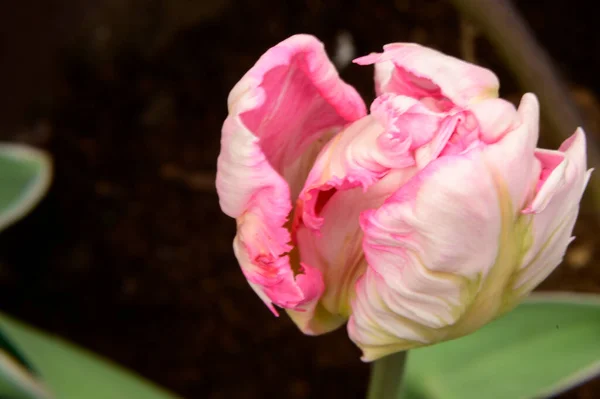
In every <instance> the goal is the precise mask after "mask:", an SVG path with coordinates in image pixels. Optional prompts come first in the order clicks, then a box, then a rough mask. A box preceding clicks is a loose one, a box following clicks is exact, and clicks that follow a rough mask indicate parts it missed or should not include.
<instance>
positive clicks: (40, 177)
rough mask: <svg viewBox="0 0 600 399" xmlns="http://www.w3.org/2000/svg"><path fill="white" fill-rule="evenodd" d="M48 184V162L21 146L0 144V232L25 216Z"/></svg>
mask: <svg viewBox="0 0 600 399" xmlns="http://www.w3.org/2000/svg"><path fill="white" fill-rule="evenodd" d="M51 180H52V160H51V158H50V156H49V155H48V154H47V153H46V152H44V151H42V150H38V149H35V148H33V147H30V146H28V145H25V144H15V143H0V230H3V229H5V228H6V227H8V226H9V225H11V224H12V223H14V222H16V221H17V220H19V219H21V218H22V217H23V216H25V215H26V214H27V213H28V212H29V211H31V209H33V207H34V206H35V205H37V203H38V202H39V201H40V199H41V198H42V197H43V196H44V194H45V193H46V191H47V190H48V187H49V186H50V181H51Z"/></svg>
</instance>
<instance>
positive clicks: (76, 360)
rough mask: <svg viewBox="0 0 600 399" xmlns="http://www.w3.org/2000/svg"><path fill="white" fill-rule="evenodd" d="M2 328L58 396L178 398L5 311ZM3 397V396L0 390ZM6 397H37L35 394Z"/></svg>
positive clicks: (74, 398)
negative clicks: (20, 320) (18, 319)
mask: <svg viewBox="0 0 600 399" xmlns="http://www.w3.org/2000/svg"><path fill="white" fill-rule="evenodd" d="M0 329H1V330H2V331H4V333H5V334H6V335H7V336H8V338H9V339H10V340H11V341H12V342H13V343H14V345H15V346H16V347H17V348H18V349H19V351H20V352H21V353H22V354H23V355H24V356H25V357H26V358H27V359H28V360H29V361H30V362H31V364H32V366H33V367H34V369H35V370H36V371H37V372H39V375H40V378H41V379H42V380H43V381H44V383H45V384H46V386H47V387H48V389H49V390H50V391H51V392H52V393H53V394H54V397H55V398H56V399H108V398H110V399H137V398H143V399H177V398H178V396H176V395H174V394H172V393H169V392H167V391H165V390H164V389H162V388H160V387H158V386H156V385H154V384H152V383H151V382H149V381H146V380H144V379H143V378H141V377H139V376H137V375H135V374H134V373H133V372H131V371H128V370H126V369H124V368H122V367H120V366H118V365H116V364H114V363H111V362H110V361H108V360H105V359H102V358H101V357H99V356H98V355H95V354H93V353H91V352H89V351H87V350H85V349H82V348H79V347H77V346H75V345H73V344H70V343H68V342H66V341H64V340H62V339H60V338H57V337H55V336H51V335H49V334H47V333H44V332H41V331H39V330H37V329H34V328H32V327H31V326H28V325H26V324H24V323H22V322H19V321H17V320H15V319H13V318H11V317H9V316H7V315H4V314H2V313H0ZM0 397H2V398H3V396H2V393H1V392H0ZM6 397H7V398H9V397H10V398H11V399H13V398H14V399H30V398H31V399H33V398H35V399H38V398H37V397H33V396H32V397H27V396H23V397H21V396H14V397H13V396H6ZM40 398H42V397H40ZM44 398H45V397H44Z"/></svg>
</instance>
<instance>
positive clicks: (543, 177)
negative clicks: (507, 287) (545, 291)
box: [514, 129, 591, 298]
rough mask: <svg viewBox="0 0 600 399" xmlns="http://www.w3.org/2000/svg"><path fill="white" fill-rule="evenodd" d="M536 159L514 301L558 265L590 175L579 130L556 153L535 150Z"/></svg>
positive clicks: (526, 210) (581, 133)
mask: <svg viewBox="0 0 600 399" xmlns="http://www.w3.org/2000/svg"><path fill="white" fill-rule="evenodd" d="M536 156H537V159H538V161H539V162H540V164H541V173H540V180H539V183H538V185H537V188H536V194H535V197H534V199H533V200H532V201H531V203H530V204H529V206H528V207H527V208H526V209H525V210H524V211H523V212H524V213H526V214H530V216H525V217H528V218H530V223H531V228H532V237H531V239H530V240H529V242H528V245H527V246H526V248H525V249H526V250H527V252H526V255H525V256H524V259H523V264H522V266H521V269H520V271H519V274H518V275H517V277H516V278H515V283H514V288H515V289H516V290H517V293H516V294H515V297H517V298H519V297H522V296H524V295H526V294H528V293H529V292H530V291H531V290H533V289H534V288H535V287H536V286H537V285H538V284H539V283H540V282H542V281H543V280H544V279H545V278H546V277H547V276H548V275H549V274H550V273H551V272H552V271H553V270H554V269H555V268H556V266H558V265H559V264H560V263H561V262H562V259H563V256H564V254H565V251H566V249H567V246H568V245H569V243H570V242H571V241H572V239H573V237H572V236H571V234H572V231H573V226H574V224H575V220H576V219H577V214H578V213H579V203H580V201H581V197H582V195H583V191H584V189H585V187H586V185H587V183H588V180H589V177H590V174H591V170H587V166H586V143H585V133H584V132H583V130H582V129H577V131H575V133H574V134H573V135H572V136H571V137H570V138H569V139H567V140H566V141H565V142H564V143H563V144H562V145H561V147H560V148H559V150H558V151H549V150H538V151H537V153H536Z"/></svg>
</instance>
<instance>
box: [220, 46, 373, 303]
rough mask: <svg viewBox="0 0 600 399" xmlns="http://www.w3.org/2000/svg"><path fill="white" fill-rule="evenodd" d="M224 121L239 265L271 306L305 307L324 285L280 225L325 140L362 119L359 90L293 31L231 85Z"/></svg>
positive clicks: (223, 170) (225, 178) (224, 172)
mask: <svg viewBox="0 0 600 399" xmlns="http://www.w3.org/2000/svg"><path fill="white" fill-rule="evenodd" d="M228 103H229V116H228V117H227V119H226V121H225V123H224V125H223V135H222V141H221V153H220V155H219V159H218V170H217V191H218V194H219V200H220V204H221V208H222V210H223V211H224V212H225V213H226V214H227V215H229V216H231V217H234V218H236V220H237V225H238V234H237V236H236V238H235V240H234V250H235V253H236V256H237V258H238V261H239V262H240V266H241V267H242V271H243V272H244V274H245V276H246V277H247V278H248V281H249V283H250V285H251V286H252V288H253V289H254V290H255V291H256V292H257V294H258V295H259V296H260V297H261V298H262V299H263V301H265V303H266V304H267V305H268V306H269V307H270V308H271V310H273V312H274V313H276V312H275V310H274V308H273V306H272V305H271V302H273V303H275V304H276V305H279V306H282V307H289V308H294V309H305V308H307V307H310V306H312V305H310V302H311V301H313V300H314V299H315V298H318V296H319V295H320V292H321V291H322V289H323V286H322V280H321V275H320V273H319V272H318V271H317V270H311V269H308V268H303V267H302V266H300V265H299V264H296V265H294V267H292V265H291V264H290V260H289V256H288V255H287V253H288V252H289V251H290V250H291V249H292V247H291V246H290V245H289V244H288V243H289V241H290V235H289V232H288V230H287V229H286V228H285V227H284V226H285V224H286V222H287V218H288V215H289V213H290V211H291V209H292V205H291V204H292V197H295V196H296V195H297V193H298V192H299V190H300V188H301V187H302V185H303V182H304V178H305V177H306V175H307V173H308V170H309V168H310V166H311V165H312V161H313V160H314V157H315V156H316V153H317V152H318V150H319V149H320V147H321V146H322V145H323V144H324V142H326V139H327V138H328V137H330V136H331V135H332V134H333V133H335V132H336V131H338V130H340V129H341V128H342V127H343V126H344V125H345V124H347V123H349V122H351V121H353V120H355V119H358V118H360V117H362V116H363V115H364V114H365V113H366V110H365V106H364V104H363V102H362V100H361V99H360V97H359V95H358V94H357V93H356V91H355V90H354V89H353V88H352V87H350V86H348V85H346V84H345V83H344V82H342V81H341V80H340V79H339V76H338V74H337V72H336V71H335V69H334V67H333V65H332V64H331V62H330V61H329V60H328V59H327V56H326V54H325V51H324V49H323V45H322V44H321V43H320V42H319V41H318V40H316V39H315V38H313V37H312V36H308V35H297V36H293V37H291V38H289V39H287V40H285V41H283V42H281V43H280V44H278V45H277V46H275V47H273V48H271V49H270V50H268V51H267V52H266V53H265V54H264V55H263V56H262V57H261V58H260V59H259V60H258V62H257V63H256V65H254V67H252V69H250V71H248V73H247V74H246V75H245V76H244V77H243V78H242V79H241V80H240V82H239V83H238V84H237V85H236V86H235V87H234V88H233V90H232V91H231V93H230V95H229V100H228Z"/></svg>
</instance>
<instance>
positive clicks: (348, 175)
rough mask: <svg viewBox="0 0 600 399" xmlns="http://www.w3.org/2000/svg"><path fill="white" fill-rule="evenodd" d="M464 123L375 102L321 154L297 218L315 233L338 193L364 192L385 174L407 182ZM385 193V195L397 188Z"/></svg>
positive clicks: (406, 104) (391, 99)
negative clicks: (395, 175)
mask: <svg viewBox="0 0 600 399" xmlns="http://www.w3.org/2000/svg"><path fill="white" fill-rule="evenodd" d="M464 120H465V112H462V111H461V112H455V113H452V114H447V113H443V112H435V111H432V110H430V109H429V108H427V107H426V106H425V105H423V104H422V103H421V102H419V101H418V100H415V99H414V98H411V97H406V96H401V95H394V94H385V95H382V96H380V97H379V98H377V99H376V100H375V101H374V102H373V104H372V106H371V115H368V116H366V117H364V118H362V119H360V120H358V121H356V122H354V123H353V124H351V125H349V126H348V127H347V128H346V129H344V130H343V131H342V132H340V133H339V134H338V135H336V136H335V137H334V138H333V139H332V140H331V141H330V142H329V143H327V145H326V146H325V147H324V148H323V150H322V151H321V153H320V154H319V156H318V158H317V160H316V161H315V164H314V166H313V168H312V170H311V172H310V174H309V175H308V178H307V180H306V184H305V186H304V188H303V189H302V192H301V194H300V196H299V202H300V204H301V206H300V208H301V211H302V212H301V213H298V214H297V215H296V216H297V217H301V219H302V222H303V223H304V225H305V226H308V227H310V228H311V229H312V230H314V231H317V230H318V229H319V228H320V226H321V224H322V223H323V217H321V216H319V211H320V209H322V208H323V206H324V205H325V204H326V203H327V202H328V200H329V199H330V198H331V197H332V196H333V195H334V194H335V193H336V192H337V191H343V190H349V189H352V188H354V187H359V186H360V187H361V188H362V189H363V191H367V189H369V187H371V186H372V185H373V184H375V183H377V182H379V181H380V180H381V179H382V178H383V177H384V176H386V175H387V174H389V173H390V171H396V172H399V173H400V174H402V175H406V174H408V175H409V176H411V175H412V174H414V169H415V168H422V167H424V166H425V165H426V164H427V163H428V162H429V161H430V160H432V159H434V158H436V157H437V156H438V155H439V154H440V152H441V151H442V150H443V149H444V148H445V146H446V144H447V142H448V140H450V139H451V137H452V135H453V133H454V132H455V131H456V129H457V127H458V126H459V125H460V124H461V122H462V121H464ZM396 174H398V173H396ZM403 179H405V178H401V179H400V181H403ZM391 181H393V182H394V184H399V181H397V179H392V180H390V182H391ZM387 187H388V189H390V190H391V191H389V192H388V193H387V194H388V195H389V194H391V193H392V192H393V190H395V189H396V188H397V187H398V186H397V185H396V186H389V184H388V185H387ZM379 191H380V192H381V194H383V192H384V191H385V187H382V186H381V185H380V187H379ZM379 196H381V195H379Z"/></svg>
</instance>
